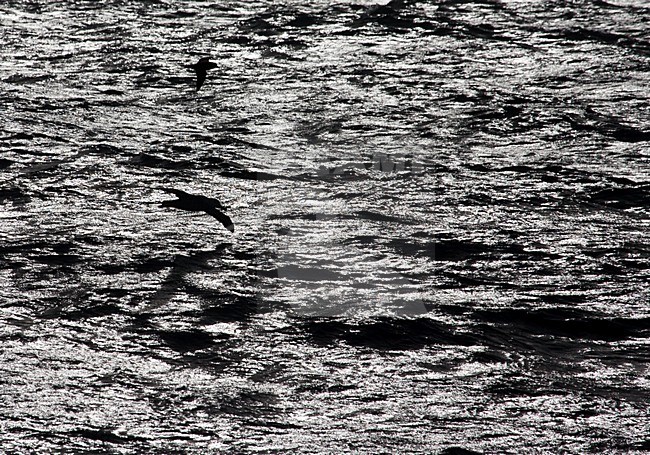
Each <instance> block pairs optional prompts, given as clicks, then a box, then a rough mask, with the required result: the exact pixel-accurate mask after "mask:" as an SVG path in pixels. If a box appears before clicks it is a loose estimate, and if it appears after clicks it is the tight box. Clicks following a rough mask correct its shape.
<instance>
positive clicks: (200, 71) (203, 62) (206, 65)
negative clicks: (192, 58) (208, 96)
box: [189, 57, 217, 92]
mask: <svg viewBox="0 0 650 455" xmlns="http://www.w3.org/2000/svg"><path fill="white" fill-rule="evenodd" d="M189 67H190V68H192V69H193V70H194V72H195V73H196V91H197V92H198V91H199V89H200V88H201V86H202V85H203V83H204V82H205V78H206V76H207V75H208V70H211V69H213V68H216V67H217V64H216V63H213V62H211V61H210V57H203V58H202V59H200V60H199V61H198V62H197V63H195V64H194V65H189Z"/></svg>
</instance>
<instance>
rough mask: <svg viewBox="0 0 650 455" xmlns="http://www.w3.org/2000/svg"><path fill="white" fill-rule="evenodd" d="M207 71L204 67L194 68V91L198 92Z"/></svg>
mask: <svg viewBox="0 0 650 455" xmlns="http://www.w3.org/2000/svg"><path fill="white" fill-rule="evenodd" d="M207 74H208V73H207V71H206V70H205V69H204V68H197V69H196V91H197V92H198V91H199V89H200V88H201V86H202V85H203V83H204V82H205V76H206V75H207Z"/></svg>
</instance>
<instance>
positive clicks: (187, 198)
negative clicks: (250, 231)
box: [160, 188, 235, 232]
mask: <svg viewBox="0 0 650 455" xmlns="http://www.w3.org/2000/svg"><path fill="white" fill-rule="evenodd" d="M160 189H161V190H162V191H164V192H165V193H170V194H173V195H175V196H176V197H177V198H178V199H172V200H169V201H162V202H161V204H160V206H161V207H174V208H177V209H181V210H187V211H190V212H205V213H207V214H208V215H210V216H213V217H215V218H216V219H217V220H219V222H220V223H221V224H223V226H224V227H225V228H226V229H228V230H229V231H230V232H235V226H234V225H233V223H232V220H231V219H230V217H229V216H228V215H226V214H225V213H223V212H222V211H221V210H224V207H223V205H221V202H219V200H217V199H213V198H211V197H206V196H201V195H195V194H189V193H186V192H185V191H181V190H176V189H173V188H160Z"/></svg>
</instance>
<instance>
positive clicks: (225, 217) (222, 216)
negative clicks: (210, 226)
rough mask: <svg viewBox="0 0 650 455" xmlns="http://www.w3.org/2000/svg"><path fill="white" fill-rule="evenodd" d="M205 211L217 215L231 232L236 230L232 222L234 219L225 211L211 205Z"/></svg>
mask: <svg viewBox="0 0 650 455" xmlns="http://www.w3.org/2000/svg"><path fill="white" fill-rule="evenodd" d="M205 213H207V214H208V215H210V216H213V217H215V218H216V219H217V220H219V222H220V223H221V224H223V227H225V228H226V229H228V230H229V231H230V232H235V225H234V224H232V220H231V219H230V217H229V216H228V215H226V214H225V213H223V212H220V211H219V210H217V209H215V208H213V207H210V208H208V209H206V210H205Z"/></svg>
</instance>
